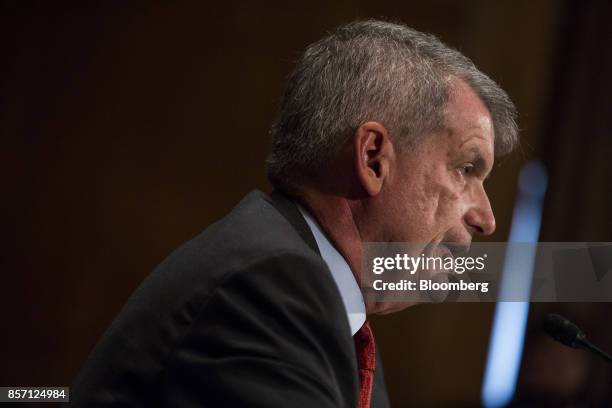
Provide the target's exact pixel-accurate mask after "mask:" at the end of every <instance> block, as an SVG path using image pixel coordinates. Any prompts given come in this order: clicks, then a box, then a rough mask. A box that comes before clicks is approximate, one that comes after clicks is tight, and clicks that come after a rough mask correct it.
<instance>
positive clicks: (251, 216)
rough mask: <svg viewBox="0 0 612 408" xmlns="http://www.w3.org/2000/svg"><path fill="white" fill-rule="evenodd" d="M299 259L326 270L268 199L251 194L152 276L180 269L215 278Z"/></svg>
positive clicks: (264, 196) (202, 276)
mask: <svg viewBox="0 0 612 408" xmlns="http://www.w3.org/2000/svg"><path fill="white" fill-rule="evenodd" d="M288 257H302V258H306V259H308V260H310V261H311V262H312V263H314V264H318V265H319V266H320V267H321V268H326V266H325V263H324V262H323V260H322V258H321V257H320V255H319V254H318V253H317V252H316V251H315V250H313V248H311V247H310V246H309V245H308V243H307V242H306V241H305V240H304V238H303V237H302V236H300V234H299V233H298V231H297V230H296V228H295V226H294V225H292V223H291V222H290V221H289V220H287V218H286V217H285V216H283V215H282V214H281V213H280V212H279V211H278V210H277V208H276V207H275V206H274V204H273V202H272V201H271V199H270V197H269V196H268V195H267V194H265V193H262V192H260V191H257V190H256V191H253V192H251V193H249V194H248V195H247V196H245V197H244V198H243V199H242V200H241V201H240V203H239V204H238V205H237V206H236V207H235V208H234V209H233V210H232V211H231V212H230V213H229V214H228V215H226V216H225V217H223V218H222V219H220V220H219V221H217V222H215V223H214V224H212V225H210V226H209V227H208V228H206V229H205V230H204V231H202V232H201V233H200V234H198V235H197V236H195V237H194V238H192V239H191V240H189V241H188V242H186V243H185V244H183V245H182V246H181V247H179V248H178V249H176V250H175V251H174V252H173V253H172V254H170V255H169V256H168V257H167V258H166V259H165V260H164V261H163V262H162V263H161V264H160V265H159V267H158V268H157V270H156V271H155V272H154V273H157V272H158V271H163V270H182V271H183V272H185V273H189V272H193V273H196V274H197V276H196V277H194V278H197V279H199V280H202V279H207V278H210V279H215V278H216V277H218V276H219V275H223V274H225V273H228V272H230V271H237V270H240V269H242V268H245V267H249V266H251V265H253V264H261V263H262V262H265V261H266V260H269V259H273V258H282V259H286V258H288Z"/></svg>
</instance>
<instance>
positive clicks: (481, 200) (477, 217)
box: [465, 188, 495, 235]
mask: <svg viewBox="0 0 612 408" xmlns="http://www.w3.org/2000/svg"><path fill="white" fill-rule="evenodd" d="M475 198H476V199H475V200H474V202H473V203H472V205H471V206H470V208H469V209H468V211H467V212H466V213H465V223H466V224H467V225H468V227H469V228H471V229H473V230H474V231H475V232H477V233H479V234H481V235H491V234H493V232H495V216H494V215H493V209H492V208H491V203H490V202H489V197H488V196H487V193H486V192H485V191H484V188H481V189H479V191H478V193H477V197H475Z"/></svg>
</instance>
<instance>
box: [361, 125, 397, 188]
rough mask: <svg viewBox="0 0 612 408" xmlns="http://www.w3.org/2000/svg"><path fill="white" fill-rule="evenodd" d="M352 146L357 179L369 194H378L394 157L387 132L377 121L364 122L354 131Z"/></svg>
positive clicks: (387, 175)
mask: <svg viewBox="0 0 612 408" xmlns="http://www.w3.org/2000/svg"><path fill="white" fill-rule="evenodd" d="M353 147H354V151H353V153H354V163H355V174H356V176H357V180H358V181H359V183H360V184H361V187H362V189H363V190H364V191H365V192H366V193H367V194H368V195H369V196H375V195H378V194H379V193H380V191H381V190H382V186H383V184H384V182H385V181H388V180H386V179H387V178H388V177H389V172H390V170H391V165H392V164H393V163H394V159H395V155H394V149H393V144H392V143H391V139H390V137H389V132H388V131H387V129H386V128H385V127H384V126H383V125H382V124H380V123H379V122H366V123H364V124H363V125H361V126H359V128H357V130H356V131H355V135H354V139H353Z"/></svg>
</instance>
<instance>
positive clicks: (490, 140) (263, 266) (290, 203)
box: [71, 21, 517, 408]
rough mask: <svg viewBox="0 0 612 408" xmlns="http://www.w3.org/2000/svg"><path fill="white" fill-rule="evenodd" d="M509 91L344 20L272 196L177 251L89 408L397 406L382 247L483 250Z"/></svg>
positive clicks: (105, 343) (293, 86) (129, 317)
mask: <svg viewBox="0 0 612 408" xmlns="http://www.w3.org/2000/svg"><path fill="white" fill-rule="evenodd" d="M514 115H515V112H514V107H513V105H512V103H511V102H510V100H509V98H508V97H507V95H506V94H505V93H504V92H503V91H502V90H501V89H500V88H499V87H498V86H497V85H496V84H495V83H494V82H493V81H492V80H490V79H489V78H488V77H487V76H485V75H484V74H482V73H481V72H479V71H478V70H477V69H476V68H475V67H474V65H473V64H472V63H471V62H470V61H469V60H468V59H467V58H465V57H464V56H462V55H461V54H460V53H459V52H457V51H455V50H452V49H450V48H448V47H447V46H445V45H444V44H442V43H441V42H440V41H439V40H438V39H436V38H435V37H433V36H429V35H426V34H422V33H419V32H417V31H415V30H412V29H410V28H408V27H405V26H403V25H397V24H391V23H387V22H381V21H365V22H355V23H351V24H348V25H346V26H343V27H340V28H338V29H337V30H335V31H334V32H333V33H331V34H329V35H328V36H326V37H325V38H323V39H322V40H320V41H319V42H317V43H315V44H313V45H311V46H309V47H308V49H307V50H306V51H305V53H304V55H303V56H302V58H301V60H300V61H299V62H298V64H297V66H296V68H295V70H294V72H293V74H292V76H291V78H290V80H289V84H288V87H287V90H286V92H285V95H284V97H283V100H282V103H281V107H280V110H279V113H278V117H277V120H276V122H275V124H274V126H273V129H272V136H273V146H272V151H271V154H270V156H269V158H268V175H269V178H270V180H271V182H272V184H273V185H274V186H275V190H274V191H273V192H272V194H271V195H266V194H264V193H262V192H259V191H255V192H252V193H250V194H249V195H247V196H246V197H245V198H244V199H243V200H242V201H241V203H240V204H239V205H238V206H237V207H236V208H235V209H234V210H233V211H232V212H231V213H230V214H229V215H228V216H226V217H225V218H224V219H222V220H220V221H219V222H217V223H215V224H213V225H212V226H210V227H209V228H207V229H206V230H205V231H204V232H203V233H202V234H200V235H199V236H197V237H196V238H194V239H193V240H191V241H190V242H188V243H187V244H185V245H184V246H182V247H181V248H179V249H178V250H176V251H175V252H174V253H173V254H172V255H170V256H169V257H168V258H167V259H166V260H165V261H164V262H163V263H162V264H161V265H160V266H159V267H158V268H157V269H156V270H155V271H154V272H153V273H152V274H151V275H150V276H149V277H148V278H147V279H146V280H145V281H144V282H143V284H142V285H141V287H140V288H139V289H138V290H137V291H136V292H135V293H134V295H133V296H132V297H131V298H130V300H129V301H128V303H127V305H126V306H125V307H124V309H123V310H122V312H121V314H120V315H119V316H118V317H117V319H116V320H115V322H114V323H113V324H112V326H111V327H110V328H109V330H108V331H107V333H106V334H105V336H104V338H103V339H102V340H101V342H100V343H99V344H98V346H97V348H96V349H95V350H94V352H93V353H92V355H91V356H90V359H89V360H88V362H87V364H86V365H85V367H84V368H83V370H82V372H81V374H80V376H79V379H78V381H77V383H76V384H75V386H74V388H73V395H72V396H71V398H72V402H73V405H74V406H79V407H80V406H83V407H95V406H147V407H148V406H177V407H200V406H202V407H203V406H224V407H225V406H232V407H233V406H249V407H286V406H291V407H317V408H324V407H351V408H353V407H357V406H359V407H368V406H376V407H384V406H388V404H389V403H388V398H387V395H386V391H385V387H384V380H383V376H382V366H381V361H380V357H379V356H378V355H377V354H376V352H375V342H374V339H373V334H372V332H371V328H370V325H369V323H368V322H367V317H366V316H367V314H373V313H389V312H392V311H395V310H399V309H401V308H404V307H406V306H407V304H400V303H381V302H378V303H376V302H368V303H367V304H366V303H365V302H364V298H363V296H362V292H361V290H360V285H359V282H360V258H361V248H362V247H361V245H362V242H365V241H410V242H421V243H427V244H428V245H431V246H433V247H435V246H436V245H439V244H440V243H442V242H453V243H457V244H459V245H462V246H467V245H469V243H470V242H471V239H472V236H473V235H474V234H490V233H492V232H493V230H494V229H495V219H494V217H493V213H492V210H491V207H490V204H489V201H488V198H487V195H486V193H485V190H484V187H483V181H484V179H485V177H486V176H487V175H488V174H489V172H490V171H491V168H492V165H493V158H494V155H495V154H503V153H506V152H508V151H510V150H511V149H512V148H513V146H514V144H515V143H516V139H517V136H516V134H517V131H516V125H515V122H514Z"/></svg>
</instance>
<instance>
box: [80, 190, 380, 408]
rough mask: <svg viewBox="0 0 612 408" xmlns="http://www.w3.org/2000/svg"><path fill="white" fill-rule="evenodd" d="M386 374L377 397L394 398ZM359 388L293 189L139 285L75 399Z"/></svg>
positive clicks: (192, 402) (197, 402)
mask: <svg viewBox="0 0 612 408" xmlns="http://www.w3.org/2000/svg"><path fill="white" fill-rule="evenodd" d="M378 363H380V357H379V358H378ZM379 367H380V366H379ZM383 381H384V380H383V378H382V369H379V370H377V375H376V384H375V389H374V393H373V404H372V406H380V407H384V406H388V400H387V394H386V390H385V387H384V382H383ZM358 389H359V380H358V375H357V365H356V357H355V348H354V343H353V338H352V337H351V335H350V329H349V324H348V319H347V316H346V312H345V309H344V305H343V303H342V300H341V297H340V293H339V292H338V289H337V287H336V285H335V282H334V280H333V278H332V276H331V274H330V272H329V269H328V268H327V265H326V264H325V262H324V261H323V259H322V258H321V256H320V254H319V251H318V248H317V245H316V241H315V239H314V237H313V235H312V233H311V231H310V229H309V228H308V225H307V224H306V222H305V221H304V219H303V217H302V216H301V214H300V213H299V210H298V209H297V207H296V205H295V204H294V203H293V202H292V201H291V200H289V199H288V197H286V196H285V195H284V194H282V193H280V192H273V193H272V194H271V195H270V196H268V195H266V194H264V193H262V192H260V191H253V192H251V193H250V194H248V195H247V196H246V197H245V198H244V199H243V200H242V201H241V202H240V204H239V205H238V206H237V207H236V208H234V210H232V212H231V213H230V214H229V215H227V216H226V217H225V218H223V219H222V220H220V221H218V222H217V223H215V224H213V225H211V226H210V227H209V228H207V229H206V230H205V231H204V232H202V233H201V234H200V235H198V236H197V237H195V238H194V239H192V240H191V241H189V242H187V243H186V244H185V245H183V246H182V247H180V248H179V249H177V250H176V251H174V252H173V253H172V254H171V255H170V256H169V257H168V258H167V259H166V260H165V261H164V262H163V263H162V264H161V265H159V266H158V267H157V268H156V269H155V270H154V271H153V272H152V273H151V275H150V276H149V277H148V278H147V279H146V280H145V281H144V282H143V283H142V284H141V285H140V287H139V288H138V289H137V290H136V292H135V293H134V294H133V295H132V296H131V298H130V299H129V301H128V302H127V304H126V305H125V306H124V308H123V310H122V311H121V313H120V314H119V316H118V317H117V318H116V319H115V321H114V322H113V323H112V325H111V326H110V328H109V329H108V331H107V332H106V333H105V335H104V337H103V338H102V340H101V341H100V342H99V343H98V345H97V346H96V348H95V349H94V351H93V352H92V354H91V355H90V357H89V359H88V361H87V362H86V364H85V366H84V367H83V369H82V370H81V372H80V374H79V377H78V378H77V380H76V382H75V384H74V386H73V388H72V393H71V396H70V399H71V406H75V407H87V408H91V407H100V406H104V407H107V406H113V407H115V406H129V407H154V406H172V407H246V406H248V407H314V408H327V407H329V408H332V407H334V408H337V407H350V408H354V407H356V406H357V394H358Z"/></svg>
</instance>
